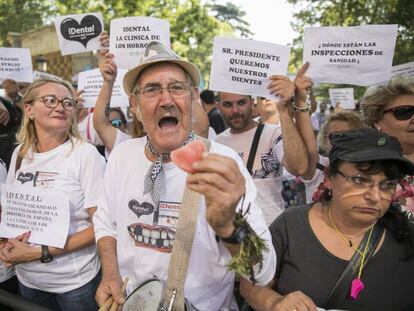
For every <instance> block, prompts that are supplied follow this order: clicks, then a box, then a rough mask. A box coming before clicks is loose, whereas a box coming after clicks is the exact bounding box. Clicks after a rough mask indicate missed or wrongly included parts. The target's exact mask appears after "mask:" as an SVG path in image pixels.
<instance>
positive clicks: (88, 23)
mask: <svg viewBox="0 0 414 311" xmlns="http://www.w3.org/2000/svg"><path fill="white" fill-rule="evenodd" d="M55 28H56V33H57V36H58V40H59V45H60V50H61V52H62V55H69V54H76V53H83V52H87V51H93V50H99V49H101V48H102V46H101V42H100V41H99V36H100V34H101V33H102V31H103V29H104V28H103V18H102V14H101V13H87V14H76V15H66V16H59V17H57V18H56V20H55Z"/></svg>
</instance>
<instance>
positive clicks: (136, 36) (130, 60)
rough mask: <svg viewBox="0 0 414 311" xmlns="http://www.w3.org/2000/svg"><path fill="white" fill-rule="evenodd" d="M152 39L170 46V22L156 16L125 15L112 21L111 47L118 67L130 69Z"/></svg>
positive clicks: (136, 62)
mask: <svg viewBox="0 0 414 311" xmlns="http://www.w3.org/2000/svg"><path fill="white" fill-rule="evenodd" d="M151 41H160V42H162V43H163V44H165V45H167V46H170V24H169V23H168V22H167V21H165V20H162V19H159V18H154V17H142V16H139V17H124V18H116V19H113V20H112V21H111V37H110V42H109V49H110V51H111V53H113V54H114V56H115V62H116V64H117V66H118V68H123V69H130V68H132V67H134V66H136V65H137V64H138V61H139V59H140V58H141V55H142V53H143V52H144V51H145V49H146V48H147V46H148V44H149V43H150V42H151Z"/></svg>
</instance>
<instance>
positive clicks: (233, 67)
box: [209, 37, 290, 99]
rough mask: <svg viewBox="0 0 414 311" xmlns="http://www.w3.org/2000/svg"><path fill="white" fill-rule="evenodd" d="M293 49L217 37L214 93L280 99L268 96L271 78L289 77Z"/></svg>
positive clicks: (246, 40) (214, 48)
mask: <svg viewBox="0 0 414 311" xmlns="http://www.w3.org/2000/svg"><path fill="white" fill-rule="evenodd" d="M289 53H290V48H289V47H286V46H283V45H279V44H275V43H269V42H263V41H255V40H248V39H235V38H226V37H215V38H214V46H213V60H212V63H211V72H210V86H209V88H210V89H211V90H215V91H222V92H230V93H237V94H244V95H253V96H261V97H267V98H273V99H277V97H276V96H272V95H270V94H269V90H268V89H267V85H268V83H269V82H270V80H269V77H270V76H271V75H286V74H287V66H288V62H289Z"/></svg>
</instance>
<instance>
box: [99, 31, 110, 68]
mask: <svg viewBox="0 0 414 311" xmlns="http://www.w3.org/2000/svg"><path fill="white" fill-rule="evenodd" d="M99 41H100V42H101V45H102V49H99V50H98V58H99V62H101V59H102V58H103V57H104V56H105V55H106V54H107V53H108V52H109V35H108V33H107V32H106V31H104V32H102V33H101V35H100V37H99Z"/></svg>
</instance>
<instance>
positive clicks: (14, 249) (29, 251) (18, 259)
mask: <svg viewBox="0 0 414 311" xmlns="http://www.w3.org/2000/svg"><path fill="white" fill-rule="evenodd" d="M29 238H30V231H29V232H26V233H23V234H21V235H19V236H18V237H16V238H14V239H9V240H8V242H7V243H5V244H3V245H2V246H1V249H0V259H1V260H2V261H3V262H4V263H5V264H6V265H10V266H11V265H16V264H19V263H24V262H29V261H33V260H38V259H39V258H40V256H41V250H40V247H33V246H30V245H29V244H28V241H29Z"/></svg>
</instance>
